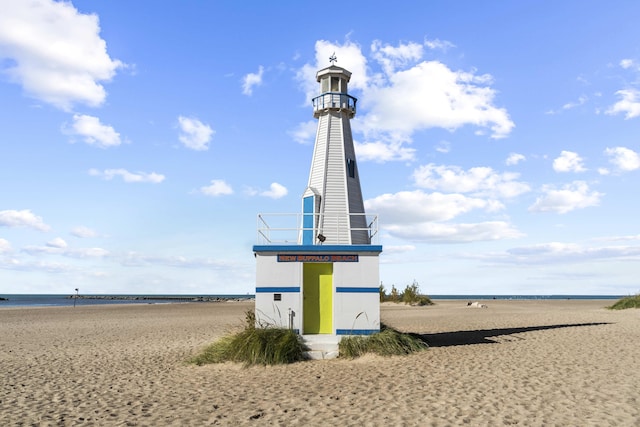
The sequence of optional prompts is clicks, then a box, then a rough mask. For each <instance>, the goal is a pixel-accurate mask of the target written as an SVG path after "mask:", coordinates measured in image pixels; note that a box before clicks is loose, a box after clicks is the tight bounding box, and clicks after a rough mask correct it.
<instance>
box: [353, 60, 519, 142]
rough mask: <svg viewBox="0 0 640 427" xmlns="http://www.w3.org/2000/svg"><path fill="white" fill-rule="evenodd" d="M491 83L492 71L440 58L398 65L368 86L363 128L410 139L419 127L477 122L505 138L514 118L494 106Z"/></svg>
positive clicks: (498, 136) (493, 134)
mask: <svg viewBox="0 0 640 427" xmlns="http://www.w3.org/2000/svg"><path fill="white" fill-rule="evenodd" d="M489 83H491V77H490V76H488V75H477V74H475V73H473V72H463V71H454V70H451V69H449V68H448V67H447V66H446V65H445V64H443V63H440V62H437V61H424V62H421V63H419V64H417V65H414V66H413V67H411V68H408V69H404V70H398V71H396V72H394V73H393V74H392V75H389V76H387V78H386V79H385V80H384V82H383V83H381V84H379V85H376V86H372V87H370V88H367V91H366V96H367V97H366V101H367V104H368V110H367V113H366V115H365V116H364V117H362V118H361V120H362V122H363V124H362V128H363V131H364V132H365V134H366V133H373V134H377V133H380V132H383V133H387V134H391V135H393V134H398V135H400V136H401V137H402V138H409V137H410V136H411V135H412V134H413V133H414V132H416V131H418V130H421V129H428V128H444V129H448V130H451V131H453V130H456V129H457V128H459V127H461V126H464V125H474V126H476V127H479V128H481V129H483V128H488V129H489V130H490V131H491V136H492V138H503V137H506V136H507V135H508V134H509V133H510V132H511V130H512V129H513V127H514V123H513V122H512V121H511V119H510V118H509V115H508V113H507V111H506V110H505V109H503V108H498V107H495V106H494V105H493V100H494V97H495V90H494V89H492V88H491V87H490V86H488V84H489Z"/></svg>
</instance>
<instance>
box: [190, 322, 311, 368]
mask: <svg viewBox="0 0 640 427" xmlns="http://www.w3.org/2000/svg"><path fill="white" fill-rule="evenodd" d="M246 322H247V325H246V326H245V329H244V330H243V331H241V332H239V333H237V334H235V335H229V336H226V337H223V338H222V339H220V340H218V341H216V342H215V343H213V344H211V345H209V346H208V347H207V348H205V349H204V350H203V351H202V353H200V354H198V355H197V356H195V357H193V358H192V359H191V360H190V362H191V363H194V364H196V365H205V364H208V363H222V362H239V363H243V364H244V365H245V366H250V365H280V364H285V363H293V362H298V361H301V360H303V359H304V351H305V350H306V348H305V346H304V343H303V342H302V337H301V336H299V335H298V334H296V333H295V332H294V331H292V330H290V329H285V328H271V327H256V325H255V314H254V313H253V312H252V311H251V312H247V314H246Z"/></svg>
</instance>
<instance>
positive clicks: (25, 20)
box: [0, 0, 124, 111]
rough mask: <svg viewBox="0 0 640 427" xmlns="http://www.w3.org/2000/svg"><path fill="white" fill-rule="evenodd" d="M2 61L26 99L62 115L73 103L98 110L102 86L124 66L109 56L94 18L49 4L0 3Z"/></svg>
mask: <svg viewBox="0 0 640 427" xmlns="http://www.w3.org/2000/svg"><path fill="white" fill-rule="evenodd" d="M2 58H4V59H7V60H8V62H6V63H7V64H10V65H9V66H8V67H6V68H5V69H4V71H5V73H6V74H7V75H8V76H9V78H10V79H11V80H12V81H14V82H15V83H17V84H20V85H21V86H22V88H23V89H24V91H25V93H26V94H27V95H29V96H31V97H33V98H36V99H39V100H41V101H44V102H46V103H49V104H52V105H54V106H56V107H58V108H60V109H63V110H65V111H69V110H70V109H71V107H72V106H73V105H74V104H76V103H81V104H85V105H89V106H92V107H95V106H99V105H101V104H102V103H103V102H104V100H105V98H106V91H105V89H104V87H103V86H102V83H103V82H108V81H110V80H111V79H112V78H113V76H114V75H115V74H116V71H117V70H118V69H119V68H121V67H123V66H124V64H123V63H122V62H120V61H118V60H116V59H112V58H110V57H109V55H108V53H107V44H106V42H105V41H104V40H103V39H102V38H101V37H100V24H99V20H98V17H97V16H96V15H93V14H91V15H86V14H82V13H80V12H79V11H78V10H77V9H76V8H75V7H74V6H73V5H72V4H71V2H58V1H53V0H32V1H13V2H11V1H10V2H3V6H2V13H1V14H0V59H2Z"/></svg>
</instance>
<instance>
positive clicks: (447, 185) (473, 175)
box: [413, 163, 531, 198]
mask: <svg viewBox="0 0 640 427" xmlns="http://www.w3.org/2000/svg"><path fill="white" fill-rule="evenodd" d="M519 176H520V174H518V173H514V172H503V173H498V172H496V171H494V170H493V169H492V168H490V167H474V168H470V169H468V170H463V169H461V168H459V167H457V166H445V165H434V164H432V163H430V164H428V165H424V166H420V167H419V168H418V169H416V170H415V171H414V172H413V179H414V180H415V184H416V186H418V187H421V188H427V189H430V190H439V191H445V192H454V193H471V194H473V195H475V196H487V197H493V198H511V197H516V196H519V195H520V194H523V193H526V192H528V191H530V190H531V188H530V187H529V185H528V184H526V183H524V182H520V181H517V179H518V178H519Z"/></svg>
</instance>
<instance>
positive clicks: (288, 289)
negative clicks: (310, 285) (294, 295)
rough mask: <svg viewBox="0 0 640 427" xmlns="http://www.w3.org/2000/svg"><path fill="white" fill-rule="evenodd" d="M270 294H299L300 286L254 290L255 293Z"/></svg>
mask: <svg viewBox="0 0 640 427" xmlns="http://www.w3.org/2000/svg"><path fill="white" fill-rule="evenodd" d="M271 292H300V286H273V287H268V286H266V287H261V288H256V293H257V294H259V293H271Z"/></svg>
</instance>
